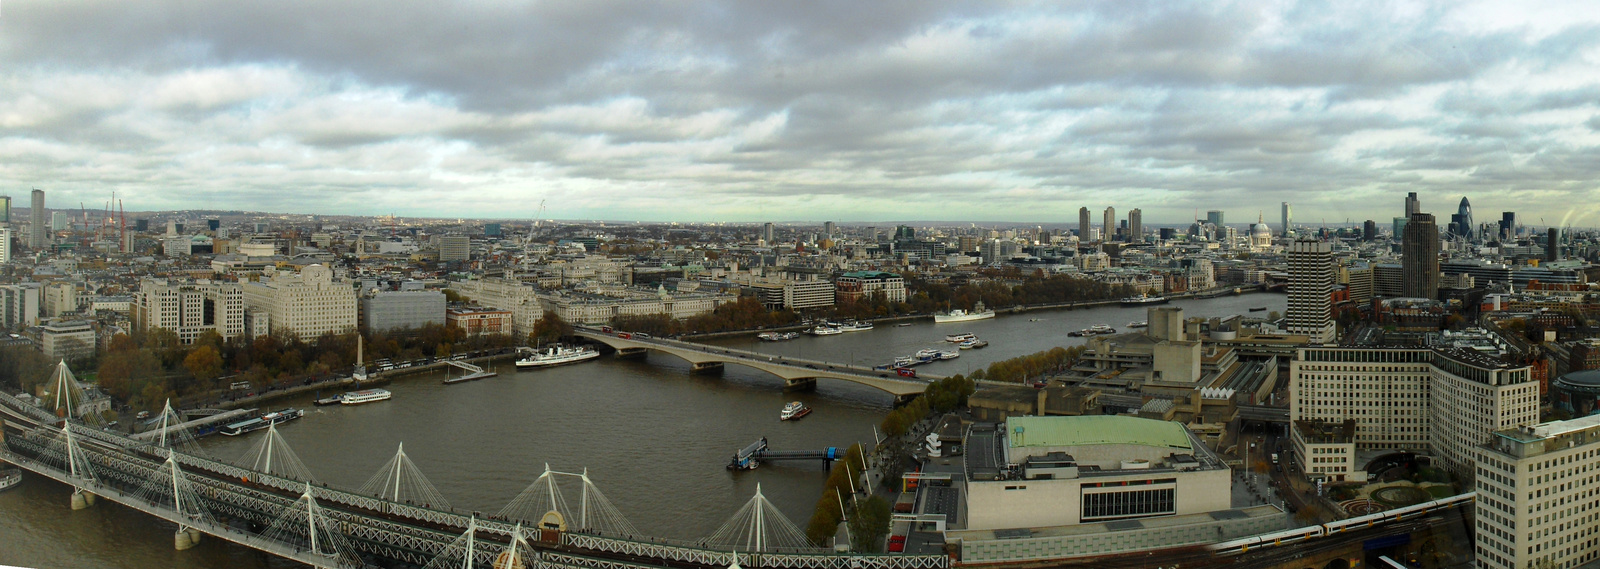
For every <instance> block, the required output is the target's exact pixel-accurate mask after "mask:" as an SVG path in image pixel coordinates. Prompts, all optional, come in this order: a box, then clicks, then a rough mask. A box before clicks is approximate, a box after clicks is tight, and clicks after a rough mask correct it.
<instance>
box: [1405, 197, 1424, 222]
mask: <svg viewBox="0 0 1600 569" xmlns="http://www.w3.org/2000/svg"><path fill="white" fill-rule="evenodd" d="M1419 213H1422V202H1419V201H1417V193H1416V192H1410V193H1407V194H1406V218H1407V219H1410V218H1411V216H1413V215H1416V214H1419Z"/></svg>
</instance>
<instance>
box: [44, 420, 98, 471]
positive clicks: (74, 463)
mask: <svg viewBox="0 0 1600 569" xmlns="http://www.w3.org/2000/svg"><path fill="white" fill-rule="evenodd" d="M36 437H38V438H42V439H45V441H44V445H43V446H44V450H45V452H44V455H43V456H42V457H40V458H43V459H44V462H45V463H46V464H49V465H50V466H53V467H56V468H60V469H61V470H62V471H65V472H66V473H67V475H68V476H70V477H71V478H73V479H75V480H82V481H86V482H93V481H96V480H98V479H99V477H98V476H95V469H96V467H94V466H93V465H92V463H90V462H89V455H87V454H85V453H84V452H83V447H82V446H81V445H79V444H78V436H77V435H74V434H72V423H71V422H70V421H67V422H63V423H62V424H61V429H60V430H56V429H55V428H54V427H41V428H40V429H39V430H38V431H37V434H36Z"/></svg>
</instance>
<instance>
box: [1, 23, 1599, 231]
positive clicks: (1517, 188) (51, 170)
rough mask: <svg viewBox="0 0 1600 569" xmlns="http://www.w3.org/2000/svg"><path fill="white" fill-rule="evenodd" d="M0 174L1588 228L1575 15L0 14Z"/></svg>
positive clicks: (1594, 27)
mask: <svg viewBox="0 0 1600 569" xmlns="http://www.w3.org/2000/svg"><path fill="white" fill-rule="evenodd" d="M0 156H3V157H4V159H3V160H0V194H9V195H11V196H12V197H13V200H14V205H20V206H24V207H26V205H27V204H26V201H27V197H26V196H27V193H28V189H29V188H33V187H38V188H42V189H44V190H46V192H47V193H48V195H49V198H48V199H49V200H50V204H49V205H50V206H54V207H73V208H75V207H77V205H78V204H79V202H84V203H87V204H93V205H91V206H90V207H99V206H103V205H104V202H105V201H106V200H107V199H108V198H109V196H110V194H111V192H112V191H115V192H117V195H118V197H120V198H122V199H123V203H124V204H125V207H127V209H130V210H134V209H138V210H162V209H189V208H195V209H242V210H255V211H273V212H286V213H323V214H358V215H360V214H373V215H377V214H391V213H393V214H399V215H402V216H430V217H492V218H531V217H533V216H534V215H535V213H536V212H537V211H538V210H539V204H540V203H541V202H542V203H544V204H545V210H544V214H543V216H542V217H545V218H556V219H617V220H622V219H626V220H644V221H724V222H743V221H766V220H773V221H799V220H817V221H821V220H834V221H840V222H852V221H874V220H919V219H927V220H972V221H996V222H1002V221H1015V222H1054V223H1075V222H1076V220H1077V211H1078V208H1079V207H1088V208H1089V209H1090V210H1091V211H1093V212H1094V216H1093V217H1094V218H1095V220H1096V223H1098V222H1099V218H1100V212H1101V211H1102V210H1103V209H1104V208H1105V207H1107V206H1111V207H1115V208H1116V210H1117V212H1118V215H1119V216H1122V215H1125V212H1126V211H1127V210H1128V209H1131V208H1135V207H1137V208H1140V209H1141V210H1142V211H1143V212H1144V215H1143V217H1144V220H1145V222H1146V223H1147V224H1154V223H1185V222H1187V221H1189V220H1192V219H1194V215H1195V211H1197V210H1198V211H1199V213H1200V215H1201V216H1202V217H1203V216H1204V215H1205V212H1206V210H1211V209H1219V210H1222V211H1224V212H1226V214H1227V216H1228V221H1229V222H1230V223H1235V224H1238V223H1245V222H1253V221H1254V220H1255V218H1256V216H1257V215H1258V214H1265V217H1266V219H1267V220H1268V221H1269V222H1275V221H1276V217H1277V212H1278V204H1279V202H1283V201H1288V202H1291V203H1293V204H1294V211H1295V221H1296V222H1298V223H1305V224H1316V223H1320V222H1327V223H1343V222H1344V221H1346V220H1351V221H1356V222H1359V221H1361V220H1363V219H1376V220H1380V221H1386V220H1389V219H1390V218H1392V217H1394V216H1396V215H1401V214H1402V208H1403V197H1404V195H1405V193H1406V192H1417V193H1418V194H1419V195H1420V197H1421V200H1422V204H1423V210H1424V211H1431V212H1434V213H1435V214H1438V215H1440V216H1441V217H1444V219H1446V220H1448V214H1449V213H1453V212H1454V211H1455V208H1456V204H1457V203H1458V202H1459V201H1460V199H1461V197H1462V196H1467V197H1470V198H1471V200H1472V203H1473V206H1474V210H1475V214H1476V218H1477V219H1478V221H1479V222H1480V223H1481V222H1484V221H1487V220H1489V219H1491V218H1498V213H1499V212H1500V211H1502V210H1514V211H1518V212H1519V214H1520V215H1521V217H1522V219H1523V220H1524V222H1525V223H1527V224H1530V225H1535V224H1542V223H1541V221H1540V220H1541V219H1542V220H1544V221H1543V223H1549V224H1556V223H1562V224H1567V225H1574V226H1580V227H1590V226H1600V199H1597V198H1600V7H1596V5H1595V4H1594V3H1593V1H1592V0H1574V1H1570V2H1541V1H1537V0H1534V1H1518V2H1504V1H1499V0H1496V1H1483V2H1472V1H1466V2H1440V3H1427V2H1361V1H1343V0H1341V1H1326V2H1322V1H1309V2H1294V1H1283V2H1275V1H1265V2H1239V3H1233V2H1223V1H1204V2H1181V1H1173V0H1152V1H1142V0H1117V1H1111V2H1040V3H1030V2H1023V1H1016V2H981V1H971V2H947V1H943V0H915V1H913V0H905V1H900V0H885V1H877V2H860V1H847V2H834V1H827V0H805V1H782V0H773V1H761V2H750V1H733V0H730V1H723V0H695V1H692V2H637V1H613V0H581V1H570V2H543V1H540V2H523V1H514V0H484V1H479V2H412V1H405V0H339V1H336V2H329V1H326V0H318V1H308V0H279V1H274V2H239V1H207V0H183V1H163V0H142V1H139V2H127V1H115V2H93V1H73V0H10V1H7V2H5V3H4V5H3V6H0Z"/></svg>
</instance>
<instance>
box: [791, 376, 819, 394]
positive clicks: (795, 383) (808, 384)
mask: <svg viewBox="0 0 1600 569" xmlns="http://www.w3.org/2000/svg"><path fill="white" fill-rule="evenodd" d="M816 389H817V378H815V377H802V378H800V379H785V380H783V392H784V393H789V392H791V391H815V390H816Z"/></svg>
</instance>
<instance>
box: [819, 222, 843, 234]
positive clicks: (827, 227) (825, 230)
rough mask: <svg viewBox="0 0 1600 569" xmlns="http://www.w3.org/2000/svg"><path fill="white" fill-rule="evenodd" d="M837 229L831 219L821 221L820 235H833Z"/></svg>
mask: <svg viewBox="0 0 1600 569" xmlns="http://www.w3.org/2000/svg"><path fill="white" fill-rule="evenodd" d="M838 229H839V227H838V226H836V225H834V224H833V222H832V221H825V222H823V223H822V235H823V236H825V237H833V236H834V235H836V234H837V233H838Z"/></svg>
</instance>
